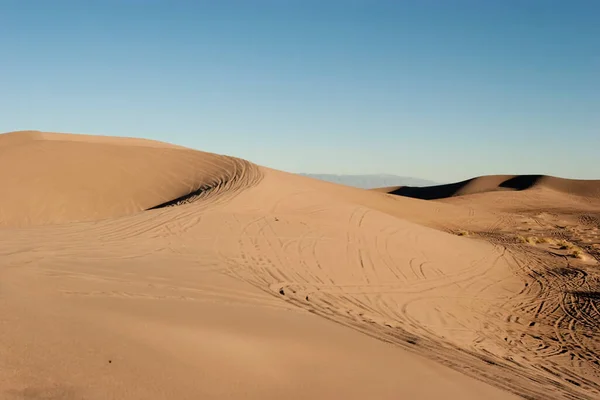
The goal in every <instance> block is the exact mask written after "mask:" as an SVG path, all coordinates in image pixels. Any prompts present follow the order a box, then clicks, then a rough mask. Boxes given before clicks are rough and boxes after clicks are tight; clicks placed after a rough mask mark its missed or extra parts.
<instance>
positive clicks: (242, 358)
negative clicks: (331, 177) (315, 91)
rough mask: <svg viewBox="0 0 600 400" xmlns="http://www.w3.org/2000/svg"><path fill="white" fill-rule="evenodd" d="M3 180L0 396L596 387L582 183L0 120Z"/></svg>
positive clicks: (597, 239)
mask: <svg viewBox="0 0 600 400" xmlns="http://www.w3.org/2000/svg"><path fill="white" fill-rule="evenodd" d="M0 188H2V196H0V398H2V399H7V400H12V399H45V400H47V399H70V400H72V399H93V400H96V399H282V398H285V399H306V398H313V399H440V398H444V399H516V398H520V397H521V398H530V399H594V398H599V397H600V376H599V374H600V358H599V357H600V353H599V350H600V342H599V339H600V336H598V327H599V322H600V312H599V307H600V304H599V303H600V265H599V264H598V262H599V261H600V181H574V180H567V179H560V178H554V177H544V176H491V177H480V178H475V179H473V180H469V181H466V182H460V183H457V184H453V185H443V186H436V187H430V188H424V189H418V188H383V189H380V190H362V189H356V188H351V187H345V186H340V185H336V184H332V183H327V182H322V181H318V180H314V179H310V178H306V177H302V176H299V175H294V174H289V173H284V172H281V171H276V170H272V169H269V168H265V167H261V166H257V165H254V164H252V163H250V162H247V161H244V160H241V159H237V158H233V157H228V156H222V155H215V154H209V153H203V152H200V151H196V150H191V149H186V148H183V147H179V146H174V145H170V144H166V143H159V142H153V141H145V140H140V139H124V138H110V137H93V136H86V135H69V134H55V133H41V132H13V133H8V134H4V135H0Z"/></svg>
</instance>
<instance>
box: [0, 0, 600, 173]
mask: <svg viewBox="0 0 600 400" xmlns="http://www.w3.org/2000/svg"><path fill="white" fill-rule="evenodd" d="M599 18H600V1H575V0H564V1H553V0H538V1H536V0H529V1H528V0H521V1H511V0H473V1H458V0H457V1H450V0H438V1H430V0H414V1H408V0H405V1H403V0H396V1H376V0H364V1H353V0H339V1H333V0H331V1H327V0H318V1H312V0H296V1H294V0H271V1H259V0H253V1H251V0H247V1H246V0H245V1H242V0H240V1H227V0H219V1H217V0H215V1H200V0H198V1H177V0H172V1H166V0H165V1H158V0H145V1H142V0H121V1H114V0H98V1H91V0H90V1H86V0H76V1H70V2H67V1H60V0H52V1H50V0H43V1H27V0H14V1H7V0H0V131H2V132H5V131H12V130H22V129H37V130H46V131H61V132H76V133H90V134H106V135H116V136H136V137H147V138H151V139H158V140H164V141H168V142H173V143H178V144H182V145H186V146H190V147H193V148H197V149H201V150H206V151H212V152H217V153H223V154H229V155H234V156H238V157H242V158H246V159H249V160H251V161H254V162H256V163H259V164H262V165H266V166H269V167H273V168H277V169H283V170H287V171H292V172H321V173H379V172H382V173H392V174H398V175H405V176H414V177H420V178H426V179H432V180H436V181H453V180H459V179H463V178H468V177H471V176H473V175H481V174H495V173H544V174H553V175H559V176H564V177H579V178H600V23H599Z"/></svg>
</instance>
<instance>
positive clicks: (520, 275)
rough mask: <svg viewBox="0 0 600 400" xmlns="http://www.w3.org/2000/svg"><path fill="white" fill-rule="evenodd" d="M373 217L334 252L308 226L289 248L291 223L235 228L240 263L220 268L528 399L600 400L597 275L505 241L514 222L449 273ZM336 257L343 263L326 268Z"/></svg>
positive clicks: (360, 216) (357, 215) (503, 224)
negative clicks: (485, 249)
mask: <svg viewBox="0 0 600 400" xmlns="http://www.w3.org/2000/svg"><path fill="white" fill-rule="evenodd" d="M377 214H378V213H377V212H374V211H371V210H369V209H367V208H363V207H354V208H352V209H348V211H347V216H348V217H347V221H348V222H347V225H345V228H344V229H343V231H344V232H346V233H345V236H344V237H335V236H333V235H332V237H330V238H329V240H325V236H324V235H323V232H322V229H320V228H319V227H318V226H312V225H311V224H307V223H305V222H302V224H301V225H302V227H301V228H300V227H296V229H299V230H301V231H302V232H303V233H302V235H301V236H299V237H295V238H294V237H291V238H287V239H286V240H285V241H283V240H282V239H281V238H282V237H285V234H283V233H282V232H284V231H285V230H286V225H294V224H300V222H298V221H294V220H292V219H290V220H286V219H283V218H281V219H275V218H270V217H262V218H256V219H253V220H242V219H237V220H236V221H235V222H233V224H234V225H237V228H232V229H233V231H235V230H238V231H240V232H241V235H239V237H238V246H239V252H240V254H239V255H238V256H237V257H236V258H235V259H232V258H231V257H227V256H225V255H222V258H223V259H224V260H225V261H226V262H227V263H228V265H230V268H229V270H228V273H229V274H231V275H232V276H235V277H237V278H239V279H242V280H244V281H246V282H249V283H251V284H252V285H254V286H256V287H259V288H261V289H263V290H265V291H268V292H270V293H272V294H273V295H275V296H278V297H281V298H282V299H285V300H286V301H288V302H290V303H292V304H294V305H297V306H298V307H301V308H303V309H306V310H308V311H310V312H312V313H315V314H317V315H320V316H322V317H325V318H327V319H330V320H333V321H335V322H337V323H340V324H343V325H345V326H348V327H352V328H353V329H357V330H359V331H361V332H364V333H366V334H368V335H371V336H374V337H376V338H378V339H380V340H383V341H386V342H390V343H393V344H395V345H398V346H401V347H403V348H405V349H408V350H410V351H414V352H416V353H419V354H422V355H424V356H426V357H429V358H431V359H434V360H437V361H439V362H440V363H443V364H445V365H448V366H451V367H452V368H455V369H457V370H460V371H461V372H463V373H465V374H467V375H470V376H472V377H475V378H477V379H480V380H483V381H486V382H489V383H491V384H493V385H496V386H499V387H502V388H504V389H506V390H509V391H511V392H514V393H516V394H519V395H521V396H523V397H524V398H531V399H539V398H544V399H552V398H556V399H593V398H597V397H598V396H600V385H599V384H598V382H599V381H600V380H599V377H600V368H599V367H600V364H599V360H598V357H597V354H600V353H599V352H598V350H600V349H599V347H598V345H599V343H598V340H597V339H596V338H595V332H597V330H598V326H599V325H600V313H599V312H598V309H599V308H600V304H598V302H600V294H598V293H600V291H598V289H597V288H599V287H600V274H592V273H590V272H589V271H586V270H585V269H582V268H578V267H575V266H573V265H571V264H569V260H567V259H565V258H564V257H554V258H551V259H548V258H547V257H542V256H539V254H537V253H532V252H530V251H528V250H527V247H526V246H522V245H518V244H516V243H515V242H514V240H511V239H510V238H507V237H506V236H504V235H503V230H505V229H507V228H508V227H511V226H513V225H514V224H516V219H515V217H514V216H511V215H507V214H506V213H503V214H502V215H499V218H498V220H497V221H496V222H495V223H494V224H492V225H491V226H490V228H489V229H488V230H486V231H484V232H482V233H481V235H480V237H481V238H483V239H485V240H488V241H490V242H491V243H492V244H493V245H492V246H490V247H489V250H488V252H487V253H485V254H481V255H480V256H477V257H475V258H473V256H472V255H469V254H460V249H459V248H457V249H456V251H457V252H458V254H457V255H454V256H452V257H453V258H458V259H461V258H462V259H464V260H465V262H466V264H465V265H463V266H462V268H460V269H458V270H453V271H452V270H447V269H445V268H444V260H440V259H432V258H431V257H430V256H431V254H433V253H431V254H430V253H428V252H427V251H419V250H416V249H426V248H427V246H423V245H422V243H420V242H421V241H422V240H424V239H423V237H422V236H421V235H420V234H419V232H418V231H417V230H414V229H403V227H402V225H401V224H399V225H393V224H392V225H390V224H389V223H383V222H380V221H383V219H380V218H378V215H377ZM386 221H389V219H386ZM238 224H239V225H238ZM365 225H368V229H363V227H364V226H365ZM288 228H289V227H288ZM368 232H376V233H375V234H369V233H368ZM275 238H279V239H275ZM460 240H465V241H468V240H472V239H460ZM336 246H338V247H342V248H345V250H343V251H342V252H341V253H340V254H345V255H346V258H345V260H344V261H343V262H342V260H333V259H330V258H328V256H327V254H328V253H330V254H335V251H328V250H327V248H328V247H329V248H332V247H336ZM395 249H401V250H397V251H396V250H395ZM257 255H258V256H257ZM549 260H550V261H549ZM448 262H455V261H452V260H448ZM341 270H343V271H341ZM342 272H343V274H342ZM337 276H345V278H343V279H341V278H340V279H336V277H337ZM494 294H495V295H494ZM457 310H458V314H456V315H455V312H456V311H457ZM565 359H568V361H565Z"/></svg>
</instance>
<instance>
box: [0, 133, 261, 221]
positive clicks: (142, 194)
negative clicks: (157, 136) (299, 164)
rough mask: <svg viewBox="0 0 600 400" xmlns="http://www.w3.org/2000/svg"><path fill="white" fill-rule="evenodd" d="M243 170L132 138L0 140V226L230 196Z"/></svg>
mask: <svg viewBox="0 0 600 400" xmlns="http://www.w3.org/2000/svg"><path fill="white" fill-rule="evenodd" d="M246 169H253V170H254V171H255V172H254V174H252V173H248V174H247V175H244V176H250V179H256V177H257V176H258V175H259V173H258V171H257V168H256V167H253V166H252V165H251V164H250V163H248V162H246V161H243V160H238V159H234V158H231V157H222V156H218V155H215V154H207V153H202V152H198V151H192V150H188V149H185V148H181V147H177V146H173V145H167V144H162V143H158V142H152V141H148V140H140V139H123V140H122V142H121V141H119V140H118V139H115V138H109V137H94V136H83V135H66V134H57V133H42V132H31V131H30V132H13V133H9V134H5V135H0V182H1V184H2V185H3V188H4V193H3V196H1V197H0V225H5V226H27V225H40V224H52V223H64V222H72V221H86V220H98V219H103V218H113V217H119V216H123V215H129V214H134V213H137V212H140V211H143V210H146V209H149V208H153V207H157V206H161V205H163V204H165V203H169V202H172V201H174V200H175V199H180V198H186V197H190V196H193V195H199V194H200V193H204V196H206V195H208V194H209V193H212V194H213V195H214V194H216V193H217V192H221V193H222V192H224V190H222V189H231V188H230V186H231V185H235V184H238V183H239V184H242V185H243V186H247V184H248V183H249V182H238V178H239V176H241V175H243V174H245V173H246Z"/></svg>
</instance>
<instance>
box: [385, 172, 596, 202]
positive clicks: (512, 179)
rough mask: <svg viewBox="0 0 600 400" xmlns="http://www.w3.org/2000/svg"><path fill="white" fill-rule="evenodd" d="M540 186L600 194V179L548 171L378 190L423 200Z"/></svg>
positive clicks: (585, 194)
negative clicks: (571, 177)
mask: <svg viewBox="0 0 600 400" xmlns="http://www.w3.org/2000/svg"><path fill="white" fill-rule="evenodd" d="M538 188H548V189H552V190H556V191H559V192H563V193H569V194H573V195H578V196H584V197H593V198H600V180H577V179H564V178H557V177H553V176H545V175H489V176H481V177H478V178H473V179H467V180H465V181H461V182H456V183H450V184H445V185H436V186H424V187H412V186H394V187H386V188H380V189H374V190H376V191H380V192H385V193H389V194H395V195H399V196H406V197H414V198H418V199H423V200H437V199H444V198H448V197H454V196H465V195H471V194H476V193H487V192H496V191H521V190H530V189H538Z"/></svg>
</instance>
